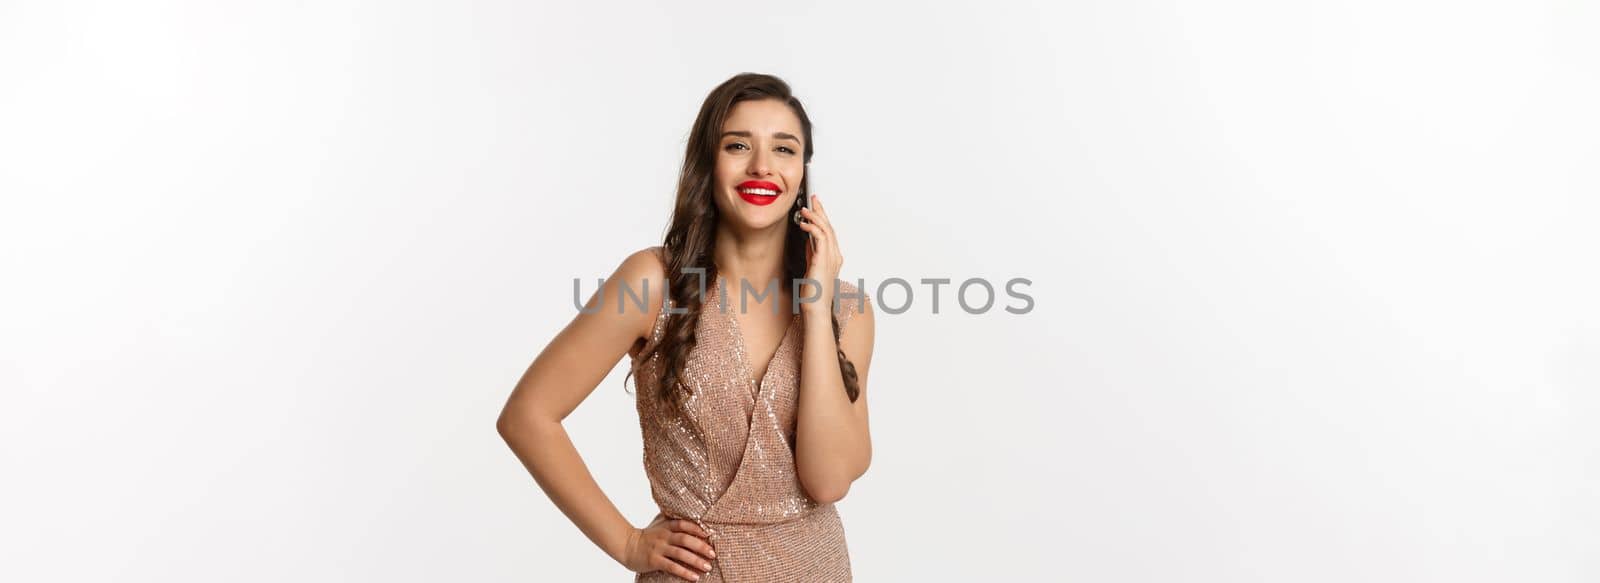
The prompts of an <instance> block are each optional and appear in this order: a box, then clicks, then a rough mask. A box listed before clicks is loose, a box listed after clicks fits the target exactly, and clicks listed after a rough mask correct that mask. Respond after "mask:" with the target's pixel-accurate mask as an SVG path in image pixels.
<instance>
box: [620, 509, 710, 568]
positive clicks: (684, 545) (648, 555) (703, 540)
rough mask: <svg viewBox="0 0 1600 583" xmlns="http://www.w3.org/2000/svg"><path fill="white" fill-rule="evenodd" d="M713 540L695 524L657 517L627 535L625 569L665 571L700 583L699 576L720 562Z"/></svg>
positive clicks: (623, 564) (624, 553)
mask: <svg viewBox="0 0 1600 583" xmlns="http://www.w3.org/2000/svg"><path fill="white" fill-rule="evenodd" d="M710 536H711V535H710V534H708V533H707V532H706V531H705V530H702V529H701V528H700V525H698V524H695V523H694V522H692V521H688V520H681V519H674V518H667V517H666V516H665V515H662V514H657V515H656V519H655V520H654V521H652V522H651V523H650V525H649V526H646V527H644V528H636V529H633V533H632V534H630V535H628V544H627V547H626V550H624V551H623V553H622V556H623V560H622V566H624V567H627V568H628V570H629V571H633V572H635V573H649V572H651V571H666V572H668V573H671V574H673V575H677V576H678V577H681V578H683V579H685V580H688V581H698V580H700V574H702V573H709V572H711V561H712V560H714V559H716V558H717V552H716V551H714V550H712V549H711V543H710V542H708V540H709V538H710Z"/></svg>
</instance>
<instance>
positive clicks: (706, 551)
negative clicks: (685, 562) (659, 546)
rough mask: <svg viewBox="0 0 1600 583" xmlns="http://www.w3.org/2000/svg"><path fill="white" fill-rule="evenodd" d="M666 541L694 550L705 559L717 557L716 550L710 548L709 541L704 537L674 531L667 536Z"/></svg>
mask: <svg viewBox="0 0 1600 583" xmlns="http://www.w3.org/2000/svg"><path fill="white" fill-rule="evenodd" d="M667 542H670V543H672V544H675V545H678V546H680V547H683V548H686V549H689V550H691V551H694V552H696V553H698V554H699V555H700V556H702V557H705V558H707V559H715V558H717V552H716V551H714V550H712V549H711V544H710V543H707V542H706V540H705V539H703V538H700V537H697V536H694V535H692V534H688V533H684V532H675V533H672V536H670V537H667Z"/></svg>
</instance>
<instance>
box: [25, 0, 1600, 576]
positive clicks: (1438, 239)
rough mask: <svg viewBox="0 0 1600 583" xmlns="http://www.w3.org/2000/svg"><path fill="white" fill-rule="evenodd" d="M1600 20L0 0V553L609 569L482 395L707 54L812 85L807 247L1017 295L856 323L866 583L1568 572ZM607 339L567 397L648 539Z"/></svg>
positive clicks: (1580, 548) (59, 561) (1596, 436)
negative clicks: (865, 387)
mask: <svg viewBox="0 0 1600 583" xmlns="http://www.w3.org/2000/svg"><path fill="white" fill-rule="evenodd" d="M1596 30H1600V7H1597V6H1596V5H1595V4H1593V3H1583V2H1527V1H1511V0H1506V1H1488V2H1445V1H1437V2H1414V1H1404V2H1395V1H1383V2H1365V1H1358V2H1337V3H1335V2H1297V3H1284V2H1266V1H1257V2H1241V1H1224V2H1213V3H1202V2H1142V1H1141V2H1127V1H1118V2H1113V1H1097V2H1049V3H1036V4H1031V5H1030V4H1018V3H985V5H984V6H983V7H982V8H978V7H972V6H965V7H964V6H958V5H942V4H939V3H928V2H904V3H895V4H864V3H858V2H834V3H820V4H818V3H800V2H796V3H788V4H754V3H741V2H725V3H660V4H654V3H627V4H616V3H589V4H584V5H581V6H580V5H578V3H551V4H548V5H534V4H529V3H521V2H509V1H505V2H445V1H431V2H428V1H412V2H348V1H328V2H315V3H274V2H257V3H240V2H138V3H133V2H104V3H93V2H43V1H24V2H18V1H13V0H7V1H4V2H0V196H3V197H4V198H3V203H0V281H3V285H0V299H3V302H0V354H3V356H0V385H3V397H0V399H3V401H0V442H3V445H0V476H3V477H0V580H6V581H18V582H21V581H152V582H153V581H163V582H166V581H556V580H561V581H566V580H577V581H622V580H629V577H630V575H629V574H628V573H626V572H625V571H624V570H623V569H622V568H621V567H619V566H617V565H616V564H614V563H613V562H611V561H610V559H608V558H607V557H606V556H605V555H604V554H603V553H602V552H601V551H599V550H598V549H596V548H595V547H593V546H592V545H591V544H590V543H589V542H588V541H587V540H586V539H584V538H583V536H582V535H581V534H580V533H579V532H578V530H577V529H576V528H575V527H573V526H572V525H571V523H569V522H568V521H567V520H566V519H565V518H564V517H563V516H562V515H561V514H560V513H559V512H558V511H557V510H556V508H555V507H554V506H553V505H552V504H551V503H550V502H549V500H548V499H547V498H546V497H545V496H544V495H543V493H542V492H541V491H540V490H539V489H538V487H537V485H536V484H535V483H534V482H533V480H532V479H531V478H530V477H529V476H528V474H527V473H526V471H525V470H524V469H523V468H522V467H521V466H520V465H519V464H518V462H517V460H516V459H515V458H514V457H513V456H512V454H511V452H510V451H509V449H507V448H506V446H505V445H504V444H503V443H502V442H501V440H500V438H499V436H498V435H497V434H496V432H495V430H494V421H495V418H496V416H497V415H498V413H499V409H500V407H501V405H502V404H503V402H504V399H505V397H506V396H507V394H508V393H509V391H510V390H511V388H512V386H513V384H514V383H515V382H516V381H517V379H518V378H519V376H520V375H521V373H522V372H523V370H524V369H525V368H526V366H527V365H528V363H529V362H531V360H532V359H533V357H534V356H535V355H536V354H537V353H538V351H539V350H540V349H541V348H542V347H543V346H544V344H545V343H546V342H547V341H549V340H550V339H551V337H552V336H553V335H554V334H555V333H556V332H557V331H558V330H559V329H560V328H561V327H562V326H564V325H565V324H566V322H567V321H569V320H570V319H571V317H572V316H573V315H574V314H575V308H574V306H573V300H572V287H571V280H572V278H574V277H582V278H585V280H586V281H588V282H590V283H587V284H586V286H587V287H586V289H592V285H593V284H592V280H593V278H596V277H603V276H605V275H608V274H609V273H610V272H611V270H612V269H613V268H614V267H615V266H616V264H617V263H618V262H620V261H621V259H622V258H623V257H624V256H626V255H627V254H628V253H630V252H632V251H635V250H638V249H640V248H643V247H646V246H650V245H654V244H658V243H659V240H660V237H661V234H662V232H663V229H664V227H665V225H666V220H667V215H668V210H669V208H670V202H671V198H672V195H673V193H672V189H673V186H674V184H675V182H674V181H675V178H676V172H677V169H678V164H679V163H680V161H681V159H682V156H683V147H684V140H685V138H686V136H687V132H688V130H689V127H690V124H691V122H692V121H693V118H694V115H695V113H696V111H697V108H698V107H699V105H700V102H701V100H702V99H703V98H704V97H705V95H706V93H707V92H709V91H710V90H711V89H712V87H714V86H715V85H716V84H718V83H720V82H721V81H723V80H724V79H726V78H727V77H729V76H731V75H733V74H735V73H739V72H743V71H756V72H766V73H772V74H776V75H779V76H781V77H783V78H784V79H786V80H787V81H789V82H790V83H791V85H792V86H793V87H794V89H795V91H796V92H797V93H798V95H799V96H800V97H801V99H802V100H803V101H804V102H805V104H806V105H807V106H808V109H809V111H810V114H811V116H812V118H813V120H814V121H815V123H816V130H815V131H816V136H815V139H816V144H817V152H818V153H817V155H816V158H815V160H814V161H813V164H812V166H813V167H814V168H815V173H816V175H817V183H816V185H815V191H816V192H817V194H819V195H820V196H822V197H823V200H825V201H827V204H828V207H829V209H830V211H831V213H832V215H833V217H834V222H835V223H836V224H837V227H838V230H839V237H840V242H841V247H842V248H843V250H844V254H845V256H846V262H845V265H844V275H845V276H846V277H851V278H855V277H860V278H863V279H865V280H866V281H867V282H868V283H869V285H873V286H875V285H876V282H878V281H881V280H882V279H884V278H888V277H901V278H905V279H908V280H912V281H915V280H917V279H920V278H924V277H948V278H952V279H954V280H956V281H960V280H962V279H965V278H969V277H987V278H991V279H994V280H1000V281H1003V280H1005V279H1008V278H1011V277H1027V278H1029V279H1032V280H1033V282H1034V284H1033V286H1032V287H1031V288H1029V290H1028V291H1029V292H1030V293H1031V294H1032V295H1033V297H1034V299H1035V300H1036V306H1035V309H1034V310H1033V311H1032V312H1031V313H1029V314H1026V315H1021V316H1017V315H1012V314H1008V313H1005V312H1004V311H1003V310H999V309H998V308H997V309H996V310H995V311H992V312H990V313H988V314H984V315H969V314H966V313H965V312H962V311H961V310H960V309H959V307H958V306H956V305H955V304H954V303H953V301H952V298H951V296H950V295H949V291H950V290H949V289H948V288H946V289H945V290H943V291H944V293H942V294H941V304H942V305H941V306H940V313H939V314H937V315H935V314H932V313H931V305H930V304H929V303H928V300H930V299H931V298H929V297H927V296H926V295H921V294H919V296H918V297H917V299H916V303H915V304H914V308H913V309H912V310H911V311H908V312H907V313H905V314H901V315H886V314H883V313H882V312H880V316H879V318H878V337H877V350H876V355H875V356H876V357H875V360H874V364H873V367H872V384H871V391H870V392H869V395H870V399H871V400H872V408H873V437H874V444H875V446H874V464H873V467H872V468H871V470H870V471H869V472H868V473H867V475H866V476H865V477H864V478H863V479H862V480H860V481H859V482H857V484H856V486H855V487H854V488H853V489H852V490H851V492H850V494H849V496H848V497H847V498H846V499H845V500H844V501H842V502H841V503H840V512H841V514H842V516H843V519H844V522H845V527H846V532H847V537H848V540H849V544H850V551H851V555H852V559H853V564H854V568H855V573H856V578H857V580H861V581H906V580H969V579H979V580H997V581H1001V580H1006V581H1141V582H1142V581H1150V582H1154V581H1294V582H1302V581H1330V582H1331V581H1341V582H1342V581H1406V582H1411V581H1451V582H1459V581H1541V582H1565V581H1594V580H1597V579H1600V559H1597V558H1596V557H1600V555H1597V554H1596V553H1595V551H1596V549H1600V497H1597V488H1600V452H1597V449H1600V448H1597V444H1600V430H1597V429H1596V423H1597V422H1600V308H1597V304H1596V302H1595V300H1594V298H1596V297H1600V276H1597V271H1596V260H1595V254H1596V251H1597V250H1600V236H1597V234H1596V230H1595V227H1594V225H1595V224H1596V221H1597V220H1600V203H1597V201H1596V196H1597V194H1600V177H1597V173H1596V160H1597V159H1600V138H1597V136H1600V113H1597V112H1600V110H1597V109H1596V108H1595V107H1594V104H1595V103H1600V73H1597V72H1600V57H1597V56H1600V43H1597V41H1596V40H1595V39H1596V36H1595V35H1594V32H1595V31H1596ZM919 291H923V290H921V289H919ZM896 302H897V303H898V298H896ZM1005 304H1006V301H1005V299H1004V298H1002V300H1001V302H1000V303H999V304H998V305H1005ZM623 372H624V370H623V369H622V368H621V367H620V366H619V368H618V369H617V370H616V371H615V373H614V374H613V375H612V376H611V377H610V378H608V379H607V380H606V381H605V382H604V383H603V384H601V385H600V386H599V387H598V388H597V389H596V390H595V392H594V393H593V395H592V396H591V397H590V398H589V399H588V400H587V401H585V403H584V404H583V405H582V406H581V407H580V408H579V409H578V411H577V412H576V413H575V414H574V415H573V416H572V417H571V418H569V419H568V421H567V428H568V431H569V432H570V433H571V435H572V437H573V439H574V441H575V442H576V444H577V445H578V448H579V450H580V451H581V452H582V453H583V455H584V458H585V460H586V461H587V463H588V464H589V467H590V469H591V470H592V471H593V472H594V474H595V475H596V477H597V479H598V480H599V481H600V483H601V485H602V487H603V488H604V489H605V491H606V492H607V493H608V494H609V495H610V496H611V498H612V499H613V500H614V501H615V502H616V503H617V504H618V505H619V506H620V507H621V508H622V509H623V511H624V512H625V513H626V514H627V515H628V516H629V517H630V518H632V519H634V520H635V521H638V522H639V523H641V524H642V523H643V521H645V520H647V519H648V518H649V517H650V516H651V515H652V514H653V512H654V507H653V505H652V503H651V501H650V497H649V492H648V485H647V483H646V481H645V478H644V473H643V467H642V463H641V453H640V443H639V428H638V421H637V417H636V416H635V412H634V409H633V402H632V395H631V393H630V392H628V390H627V389H626V388H625V387H624V385H623V384H622V376H623Z"/></svg>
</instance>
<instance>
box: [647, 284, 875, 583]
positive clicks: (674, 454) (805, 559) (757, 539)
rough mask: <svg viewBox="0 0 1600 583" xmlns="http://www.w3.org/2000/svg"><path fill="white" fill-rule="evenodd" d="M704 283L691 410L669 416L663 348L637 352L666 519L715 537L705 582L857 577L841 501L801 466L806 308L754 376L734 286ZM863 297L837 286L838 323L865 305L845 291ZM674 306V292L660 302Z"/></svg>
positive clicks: (651, 463) (652, 468)
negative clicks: (825, 500) (660, 391)
mask: <svg viewBox="0 0 1600 583" xmlns="http://www.w3.org/2000/svg"><path fill="white" fill-rule="evenodd" d="M723 286H729V287H728V289H727V290H726V291H727V292H728V293H727V296H728V298H729V301H728V306H727V308H726V309H722V308H719V307H718V306H719V302H720V299H721V297H722V295H723V292H724V291H725V290H723V289H722V288H723ZM707 288H708V289H707V290H706V299H705V301H704V302H703V308H702V309H701V311H700V321H699V323H698V324H697V326H696V336H697V338H698V341H697V344H696V345H695V347H694V349H693V350H691V351H690V353H689V356H688V362H687V363H686V364H685V368H684V372H685V373H686V374H685V377H686V378H687V379H688V383H687V384H688V385H689V388H690V392H689V395H688V396H687V397H686V398H685V399H684V403H683V405H682V411H683V414H681V415H670V414H667V413H668V412H669V411H668V408H669V407H670V405H668V404H666V403H662V402H661V400H660V398H659V397H658V396H657V389H656V386H655V376H654V373H655V371H656V368H657V366H658V364H659V363H658V361H659V355H657V356H653V357H651V358H650V359H649V361H647V362H645V363H640V362H639V361H638V357H637V356H635V357H634V365H635V366H636V367H639V368H637V370H636V373H635V377H634V378H636V379H638V380H637V381H636V390H635V393H636V401H637V406H638V410H639V427H640V430H641V432H642V434H643V437H644V467H645V473H646V474H647V475H648V476H649V478H650V491H651V494H652V496H653V497H654V498H655V501H656V504H657V505H658V506H659V507H660V508H661V513H662V514H665V515H666V516H668V517H672V518H683V519H688V520H692V521H694V522H695V523H697V524H699V525H700V527H701V528H704V529H705V530H706V531H707V532H709V533H710V534H711V539H710V540H711V545H712V548H714V549H716V552H717V557H716V559H715V560H713V561H711V565H712V567H711V572H710V573H708V574H705V575H702V576H701V577H700V581H701V582H746V581H761V582H769V581H807V582H810V581H849V580H850V579H851V575H850V555H849V552H848V551H847V550H846V548H845V539H844V527H843V524H842V523H841V522H840V521H839V514H838V512H837V511H836V510H835V509H834V505H833V504H831V503H829V504H819V503H818V502H816V501H815V500H812V499H811V498H810V497H809V496H807V495H806V493H805V491H804V490H803V489H802V488H801V486H800V478H799V475H798V474H797V473H796V471H795V463H794V430H795V410H796V406H797V404H798V397H799V390H800V348H801V345H802V340H803V335H802V330H801V328H802V327H803V326H804V324H803V320H802V319H801V317H800V315H799V314H795V315H794V317H793V318H792V319H791V320H790V325H789V327H788V331H787V332H786V333H785V334H784V336H783V339H782V340H781V341H780V342H779V344H778V349H777V352H776V353H775V354H774V355H773V357H772V361H771V364H769V365H768V366H767V370H766V373H765V374H764V375H763V377H762V378H761V379H760V381H759V382H757V381H756V380H755V379H754V378H753V374H752V373H751V371H752V370H754V366H753V365H752V364H751V363H750V362H749V357H748V354H747V353H746V351H745V343H744V339H743V338H742V336H741V334H740V331H739V323H738V321H737V320H735V319H734V317H735V315H736V314H737V310H738V306H739V303H738V301H737V300H738V293H737V291H736V290H737V288H735V287H732V286H731V284H728V283H726V280H724V279H723V278H722V277H721V276H720V275H719V276H718V277H717V280H716V283H715V284H713V285H709V286H707ZM856 293H859V292H858V290H857V288H856V286H854V285H851V284H849V283H848V282H844V283H842V284H841V285H840V287H839V292H838V295H839V299H838V300H837V303H838V306H839V314H838V318H839V326H840V329H841V330H842V329H843V328H844V326H845V323H846V322H848V321H849V319H850V316H851V315H853V314H854V313H855V312H856V311H858V310H859V302H858V300H856V299H854V296H853V295H846V294H856ZM861 301H867V300H861ZM670 305H671V301H670V299H668V300H664V301H663V306H670ZM752 309H755V308H752ZM760 309H766V308H760ZM666 317H667V312H666V310H662V311H661V315H660V316H659V317H658V318H657V319H656V323H655V327H654V330H653V332H652V334H651V338H650V340H649V343H650V344H647V345H646V347H645V349H646V350H648V348H649V347H650V346H652V345H653V344H655V343H656V342H658V341H659V340H660V337H661V334H662V330H663V326H664V324H665V323H666ZM644 353H645V350H641V351H640V352H639V353H638V354H644ZM691 570H693V568H692V567H691ZM635 581H640V582H645V581H648V582H655V581H681V579H679V578H678V577H676V576H674V575H672V574H670V573H668V572H666V571H654V572H650V573H640V574H638V575H637V576H636V577H635Z"/></svg>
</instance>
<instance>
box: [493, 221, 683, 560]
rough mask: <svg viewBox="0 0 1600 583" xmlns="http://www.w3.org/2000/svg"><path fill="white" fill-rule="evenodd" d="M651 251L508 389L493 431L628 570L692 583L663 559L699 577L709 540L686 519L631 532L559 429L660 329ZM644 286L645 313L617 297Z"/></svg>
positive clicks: (621, 273) (616, 276) (660, 278)
mask: <svg viewBox="0 0 1600 583" xmlns="http://www.w3.org/2000/svg"><path fill="white" fill-rule="evenodd" d="M652 253H653V250H651V249H646V250H642V251H639V252H637V253H634V254H633V255H630V256H629V257H628V258H627V259H626V260H624V261H623V262H622V265H620V266H618V267H617V270H616V272H615V273H613V274H612V275H611V277H610V278H608V279H607V280H606V282H605V284H604V285H603V286H602V287H601V288H600V289H599V290H597V291H596V292H595V294H594V296H592V297H590V299H589V302H588V303H587V304H585V309H584V310H583V312H588V313H581V312H580V313H579V314H578V315H577V316H576V317H574V318H573V319H572V322H571V323H569V324H568V325H567V327H566V328H565V329H563V330H562V331H561V332H560V333H559V334H557V335H556V337H555V339H554V340H551V341H550V344H549V345H548V346H546V347H545V349H544V350H543V351H542V352H540V353H539V356H538V357H537V358H535V359H534V361H533V364H532V365H530V366H529V367H528V370H527V372H525V373H524V374H523V375H522V380H520V381H518V383H517V385H516V387H515V388H514V389H512V391H511V397H510V398H509V399H507V400H506V405H505V408H504V409H503V410H502V411H501V413H500V418H499V420H498V422H497V423H496V426H497V428H498V429H499V431H500V435H501V437H503V438H504V439H505V440H506V443H507V444H508V445H510V446H511V450H512V451H513V452H515V453H516V455H517V458H518V459H519V460H521V461H522V464H523V466H525V467H527V469H528V472H529V473H531V474H533V479H534V481H535V482H537V483H538V484H539V487H540V488H542V489H544V491H545V494H547V495H549V496H550V500H551V501H552V502H554V503H555V505H556V507H557V508H559V509H560V510H561V512H562V513H563V514H566V516H567V518H569V519H571V520H572V522H573V524H576V525H577V526H578V529H579V530H581V531H583V534H584V535H586V536H588V537H589V540H590V541H593V542H594V544H595V545H597V546H599V547H600V548H601V549H602V550H604V551H605V552H606V554H607V555H610V556H611V558H613V559H616V560H617V562H619V563H622V564H623V566H625V567H627V568H628V569H629V570H632V571H639V572H643V571H649V570H656V569H664V570H668V571H672V572H674V574H676V575H678V576H680V577H684V578H685V579H690V580H693V579H694V578H695V577H693V576H691V574H690V573H689V572H688V570H687V569H682V565H678V564H673V565H667V564H666V563H665V562H664V561H661V557H672V558H673V559H674V562H675V563H683V564H687V565H693V566H694V567H698V568H701V569H702V572H703V570H704V569H706V568H708V566H707V565H706V563H705V560H703V559H702V558H701V557H699V556H695V554H698V555H703V556H706V557H709V556H712V554H711V549H710V546H709V545H708V544H706V543H705V541H704V538H705V536H706V533H704V532H703V531H700V530H699V528H698V527H696V526H695V525H694V523H692V522H687V521H664V522H661V521H658V523H659V524H652V526H651V527H649V528H648V529H645V530H641V529H636V528H634V527H633V525H632V523H630V522H628V520H627V518H625V517H623V516H622V513H621V512H620V511H618V510H617V507H616V505H615V504H613V503H612V502H611V499H610V498H607V497H606V495H605V493H603V492H601V490H600V485H599V484H598V483H596V482H595V480H594V476H593V475H592V474H590V473H589V469H588V467H587V466H585V465H584V463H583V459H582V458H581V457H579V455H578V450H577V448H576V447H574V446H573V445H572V440H571V438H569V437H568V436H567V432H566V429H564V428H563V427H562V426H561V421H562V420H563V419H565V418H566V417H567V415H568V414H570V413H572V411H573V409H576V408H577V406H578V403H580V402H582V401H583V400H584V399H585V398H586V397H588V396H589V394H590V393H592V392H594V389H595V387H596V386H597V385H599V384H600V381H601V380H603V379H604V378H605V377H606V375H607V374H609V373H610V372H611V369H612V368H614V367H615V366H616V364H617V362H618V361H619V360H620V359H621V358H622V357H623V356H624V355H625V354H627V352H628V350H629V349H630V348H631V347H632V346H633V345H634V343H635V342H637V341H640V340H641V339H643V338H647V337H648V335H649V333H650V330H651V328H653V327H654V324H655V318H656V316H657V315H658V314H659V313H660V310H661V308H660V306H661V300H662V295H661V294H662V293H663V292H664V291H665V290H666V288H665V287H664V286H665V278H664V274H663V271H664V270H663V268H662V267H661V263H660V261H659V260H657V259H656V258H655V257H653V256H652V255H651V254H652ZM646 282H648V285H649V286H650V287H649V290H650V296H649V298H648V301H646V302H645V309H644V310H640V309H639V307H638V306H637V305H636V304H635V303H634V301H633V300H632V298H631V297H630V298H619V294H618V289H617V288H618V287H619V286H620V285H623V284H624V283H626V285H629V286H632V288H633V291H634V293H636V294H639V295H641V296H642V295H643V294H642V290H643V289H644V287H643V286H644V285H646ZM619 301H620V302H621V305H622V310H621V311H620V313H619V311H618V305H619ZM596 308H598V309H596ZM646 530H648V531H650V532H646ZM689 535H692V536H689ZM691 539H693V540H691ZM689 551H693V553H690V552H689ZM674 567H676V568H674Z"/></svg>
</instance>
